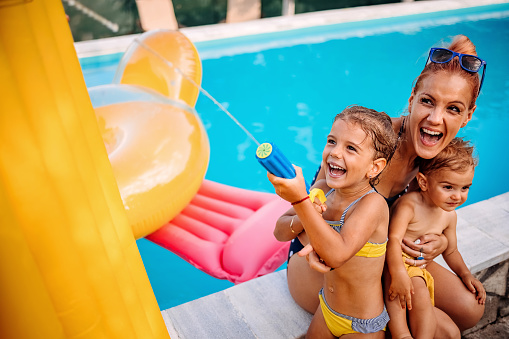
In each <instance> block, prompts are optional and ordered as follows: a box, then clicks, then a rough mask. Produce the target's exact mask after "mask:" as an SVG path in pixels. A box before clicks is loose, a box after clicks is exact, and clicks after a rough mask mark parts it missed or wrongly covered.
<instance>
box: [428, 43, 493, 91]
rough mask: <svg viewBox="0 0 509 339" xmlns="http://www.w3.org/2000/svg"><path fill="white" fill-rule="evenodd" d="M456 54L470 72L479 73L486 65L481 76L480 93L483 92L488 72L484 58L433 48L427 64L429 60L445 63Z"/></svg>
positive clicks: (461, 63)
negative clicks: (485, 76)
mask: <svg viewBox="0 0 509 339" xmlns="http://www.w3.org/2000/svg"><path fill="white" fill-rule="evenodd" d="M455 56H457V57H458V59H459V61H460V66H461V68H463V69H464V70H465V71H467V72H470V73H477V72H479V70H480V69H481V67H483V66H484V68H483V71H482V76H481V83H480V85H479V93H480V92H481V87H482V83H483V82H484V74H485V73H486V61H484V60H483V59H481V58H479V57H477V56H475V55H470V54H461V53H457V52H454V51H451V50H450V49H447V48H432V49H430V51H429V55H428V60H426V65H427V64H428V61H429V60H431V62H434V63H436V64H445V63H447V62H449V61H451V60H452V59H453V58H454V57H455Z"/></svg>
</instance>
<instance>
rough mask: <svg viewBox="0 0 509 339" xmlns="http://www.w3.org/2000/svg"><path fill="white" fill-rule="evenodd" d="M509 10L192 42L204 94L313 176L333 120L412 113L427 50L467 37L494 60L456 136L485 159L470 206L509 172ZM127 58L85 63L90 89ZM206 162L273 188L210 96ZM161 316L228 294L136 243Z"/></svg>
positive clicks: (235, 181)
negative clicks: (347, 112) (350, 108)
mask: <svg viewBox="0 0 509 339" xmlns="http://www.w3.org/2000/svg"><path fill="white" fill-rule="evenodd" d="M508 31H509V4H499V5H490V6H482V7H475V8H468V9H461V10H454V11H444V12H437V13H433V14H422V15H421V14H420V15H411V16H405V17H397V18H392V19H378V20H371V21H364V22H354V23H345V24H336V25H329V26H321V27H311V28H303V29H298V30H293V31H285V32H279V33H267V34H262V35H257V36H251V37H246V38H232V39H224V40H216V41H209V42H203V43H196V47H197V49H198V51H199V53H200V56H201V58H202V62H203V82H202V85H203V87H204V88H205V89H206V90H207V91H208V92H209V93H211V94H212V95H213V96H214V97H215V98H216V99H217V100H218V101H219V102H221V103H222V104H223V105H224V106H225V107H227V108H228V109H229V110H230V112H231V113H232V114H233V115H235V116H236V118H237V119H238V120H239V121H240V122H241V123H242V124H243V125H244V126H245V127H246V128H247V129H248V130H249V131H250V132H251V133H253V135H254V136H255V138H257V139H258V141H260V142H263V141H273V142H275V143H276V144H277V145H278V147H279V148H280V149H282V151H283V152H284V153H285V154H286V156H287V157H288V158H289V159H290V160H291V161H292V162H293V163H295V164H297V165H299V166H301V167H302V168H303V171H304V174H305V176H306V177H308V178H309V179H311V177H312V176H313V174H314V172H315V170H316V168H317V166H318V165H319V163H320V160H321V151H322V148H323V144H324V140H325V139H324V138H325V136H326V135H327V133H328V131H329V128H330V124H331V121H332V118H333V117H334V115H335V114H336V113H338V112H340V111H341V110H342V109H343V108H344V107H345V106H347V105H350V104H359V105H363V106H367V107H370V108H374V109H377V110H383V111H385V112H387V113H388V114H389V115H391V116H399V115H400V114H402V113H404V112H405V109H406V106H407V101H408V97H409V95H410V91H411V85H412V82H413V80H414V79H415V78H416V77H417V75H418V74H419V72H420V71H421V70H422V68H423V67H424V63H425V61H426V57H427V52H428V50H429V48H430V47H432V46H436V45H437V43H439V42H440V40H441V39H442V38H444V37H450V36H454V35H456V34H465V35H467V36H468V37H469V38H470V39H471V40H472V41H473V42H474V43H475V44H476V46H477V51H478V54H479V56H480V57H482V58H484V59H485V60H486V61H487V62H488V67H487V72H486V79H485V82H484V85H483V93H482V95H481V96H480V97H479V99H478V101H477V106H478V108H477V110H476V112H475V114H474V117H473V119H472V121H471V122H469V124H468V125H467V127H465V128H464V129H463V130H462V131H461V132H460V135H461V136H465V137H467V138H468V139H469V140H471V141H472V142H473V143H474V144H475V146H476V148H477V151H478V154H479V158H480V163H479V166H478V167H477V170H476V175H475V178H474V184H473V186H472V189H471V193H470V195H469V199H468V201H467V204H471V203H474V202H477V201H480V200H484V199H487V198H489V197H492V196H494V195H498V194H501V193H504V192H507V191H509V183H507V182H505V181H502V182H501V183H498V182H497V183H496V184H494V183H493V178H501V177H502V176H503V174H504V169H505V168H506V167H507V166H509V160H508V155H509V152H508V151H507V150H506V149H505V148H504V146H505V144H506V135H507V132H506V126H508V125H509V116H508V113H509V108H508V107H509V81H508V80H507V79H509V67H507V63H506V55H509V34H507V32H508ZM119 58H120V55H110V56H102V57H93V58H86V59H82V60H81V63H82V68H83V71H84V75H85V80H86V82H87V86H89V87H91V86H96V85H100V84H105V83H110V82H111V80H112V78H113V74H114V72H115V69H116V65H117V63H118V60H119ZM196 110H197V111H198V113H199V114H200V116H201V118H202V120H203V122H204V125H205V127H206V129H207V132H208V135H209V138H210V145H211V157H210V165H209V169H208V171H207V175H206V178H207V179H210V180H213V181H217V182H221V183H225V184H228V185H233V186H237V187H242V188H247V189H253V190H258V191H267V192H272V191H273V188H272V186H271V185H270V183H269V182H268V180H267V179H266V174H265V170H264V169H263V168H262V167H261V166H260V165H259V164H258V163H257V162H256V159H255V157H254V153H255V149H256V145H255V144H254V143H253V142H252V141H251V140H250V139H249V138H248V137H247V136H246V135H245V134H243V132H242V131H241V130H240V129H239V128H236V126H235V125H234V123H233V122H232V121H231V120H230V119H229V118H228V117H227V116H226V115H225V114H224V113H222V112H221V111H220V110H219V109H218V108H217V107H216V106H215V105H214V104H213V103H212V102H210V101H209V100H208V99H207V98H205V97H203V96H200V97H199V99H198V102H197V105H196ZM138 246H139V248H140V252H141V255H142V257H143V260H144V263H145V267H146V269H147V273H148V275H149V278H150V281H151V283H152V287H153V289H154V293H155V295H156V298H157V300H158V302H159V306H160V308H161V309H166V308H169V307H172V306H175V305H178V304H180V303H183V302H186V301H189V300H193V299H196V298H199V297H201V296H204V295H207V294H210V293H213V292H215V291H218V290H221V289H224V288H226V287H229V286H231V285H232V284H231V283H229V282H225V281H220V280H217V279H214V278H211V277H209V276H207V275H205V274H204V273H202V272H201V271H198V270H196V269H194V268H193V267H192V266H191V265H189V264H187V263H186V262H184V261H183V260H181V259H180V258H178V257H176V256H175V255H173V254H171V253H169V252H168V251H166V250H164V249H162V248H159V247H158V246H156V245H153V244H152V243H149V242H148V241H146V240H138Z"/></svg>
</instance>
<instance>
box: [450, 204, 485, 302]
mask: <svg viewBox="0 0 509 339" xmlns="http://www.w3.org/2000/svg"><path fill="white" fill-rule="evenodd" d="M451 219H452V220H451V223H450V225H449V226H448V227H447V228H446V229H445V230H444V235H445V236H446V237H447V240H448V244H449V245H448V246H447V249H446V250H445V251H444V253H442V256H443V258H444V260H445V262H446V263H447V265H449V267H450V268H451V270H453V272H454V273H456V274H457V275H458V276H459V277H460V278H461V280H462V281H463V284H465V286H466V287H467V288H468V290H469V291H470V292H472V293H473V294H475V298H476V299H477V301H478V302H479V304H481V305H484V303H485V302H486V290H485V289H484V286H483V285H482V283H481V282H480V281H479V280H478V279H477V278H475V277H474V276H473V275H472V273H471V272H470V270H469V269H468V267H467V265H466V264H465V261H464V260H463V257H462V256H461V254H460V252H459V251H458V247H457V236H456V213H454V215H453V217H452V218H451Z"/></svg>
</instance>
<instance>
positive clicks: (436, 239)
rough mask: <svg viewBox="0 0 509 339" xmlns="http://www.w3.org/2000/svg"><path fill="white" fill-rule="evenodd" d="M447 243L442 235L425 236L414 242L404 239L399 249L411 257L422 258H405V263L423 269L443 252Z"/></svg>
mask: <svg viewBox="0 0 509 339" xmlns="http://www.w3.org/2000/svg"><path fill="white" fill-rule="evenodd" d="M447 243H448V242H447V238H446V237H445V236H444V235H443V234H442V235H437V234H425V235H423V236H421V237H419V238H417V240H415V241H412V240H411V239H409V238H404V239H403V242H402V244H401V249H402V250H403V252H405V253H406V254H408V255H409V256H411V257H414V258H422V259H419V260H414V259H409V258H407V259H405V262H406V263H407V264H408V265H413V266H417V267H420V268H425V267H426V265H428V264H429V263H430V262H432V261H433V259H435V258H436V257H437V256H438V255H440V254H442V252H443V251H445V249H446V248H447Z"/></svg>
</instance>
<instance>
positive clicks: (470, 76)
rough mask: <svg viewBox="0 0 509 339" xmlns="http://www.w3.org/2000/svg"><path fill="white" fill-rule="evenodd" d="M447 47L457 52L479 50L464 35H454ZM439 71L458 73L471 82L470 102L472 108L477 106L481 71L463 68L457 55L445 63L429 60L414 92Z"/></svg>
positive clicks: (463, 52)
mask: <svg viewBox="0 0 509 339" xmlns="http://www.w3.org/2000/svg"><path fill="white" fill-rule="evenodd" d="M445 48H447V49H450V50H451V51H454V52H456V53H461V54H470V55H477V52H476V51H475V45H474V43H473V42H472V41H470V39H469V38H467V37H466V36H464V35H457V36H456V37H454V39H453V41H452V42H451V43H450V44H449V46H447V47H445ZM438 72H446V73H450V74H457V75H459V76H461V77H462V78H463V79H465V80H466V81H467V82H468V83H469V84H470V87H471V90H472V100H471V102H470V106H469V108H472V107H474V106H475V101H476V99H477V96H478V94H479V85H480V83H479V73H472V72H467V71H465V70H464V69H463V68H461V65H460V62H459V59H458V58H457V57H455V58H453V59H452V60H451V61H449V62H446V63H443V64H438V63H434V62H429V63H428V64H427V65H426V66H425V67H424V69H423V70H422V72H421V74H420V75H419V76H418V77H417V79H416V81H415V85H414V88H413V92H414V93H415V92H417V91H418V89H419V86H420V84H421V82H422V81H423V80H424V79H425V78H426V77H428V76H429V75H431V74H436V73H438Z"/></svg>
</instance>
